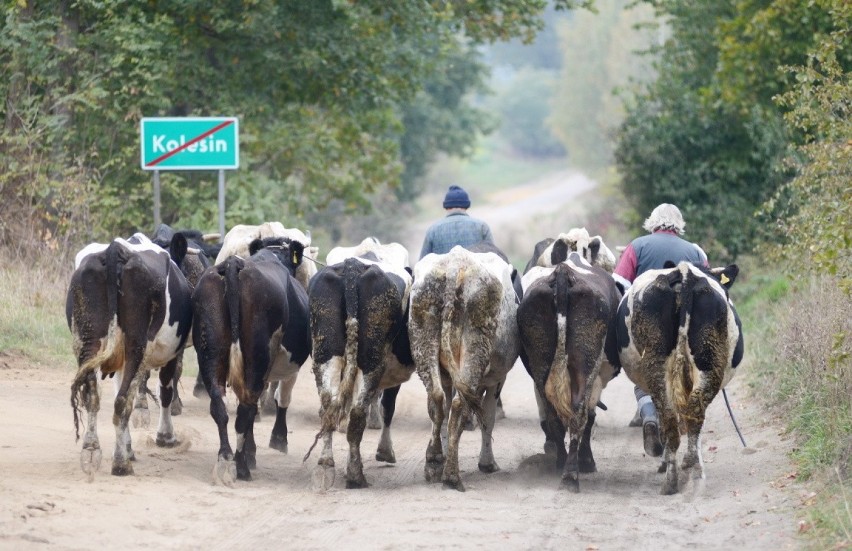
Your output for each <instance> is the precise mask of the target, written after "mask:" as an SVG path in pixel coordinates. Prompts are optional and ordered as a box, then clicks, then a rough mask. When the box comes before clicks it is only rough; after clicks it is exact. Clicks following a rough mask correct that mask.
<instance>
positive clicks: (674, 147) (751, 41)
mask: <svg viewBox="0 0 852 551" xmlns="http://www.w3.org/2000/svg"><path fill="white" fill-rule="evenodd" d="M654 4H655V6H656V8H657V10H658V14H659V16H660V17H664V18H667V19H666V20H667V21H668V25H669V26H670V28H671V30H672V34H671V38H670V39H669V40H668V41H667V42H666V44H665V45H664V46H663V47H662V48H661V49H660V51H659V57H658V60H657V62H656V67H657V71H658V75H659V76H658V78H657V80H656V81H655V82H654V83H652V84H651V85H650V86H648V87H647V88H646V90H645V91H644V92H643V93H642V94H640V96H639V97H638V99H637V101H636V102H635V104H633V105H631V106H630V107H629V108H628V116H627V119H626V120H625V123H624V124H623V126H622V128H621V130H620V135H619V140H618V145H617V148H616V160H617V164H618V167H619V170H620V172H621V174H622V176H623V180H622V186H623V188H624V191H625V193H626V194H627V195H628V196H629V197H631V198H632V199H633V200H634V201H635V206H636V208H637V209H639V210H640V212H648V210H649V209H650V208H652V207H653V206H654V205H655V204H657V203H660V202H663V201H669V202H673V203H676V204H678V205H679V206H681V208H683V209H684V210H685V211H686V212H685V214H686V216H687V220H689V221H690V224H691V227H692V230H693V233H692V235H693V236H695V237H697V238H698V240H699V241H701V242H702V243H703V244H705V245H706V246H707V247H708V248H709V249H710V250H711V251H712V252H714V253H715V254H716V255H718V256H717V258H718V259H719V260H725V259H731V258H735V257H736V256H737V255H738V254H740V253H742V252H745V251H749V250H751V249H752V248H753V247H754V245H755V243H756V242H757V241H758V240H759V238H760V229H761V224H762V223H763V221H761V220H758V219H757V218H755V216H754V214H755V211H757V209H758V208H759V207H760V205H762V204H763V203H764V202H765V201H766V200H768V199H769V198H770V197H772V196H773V194H774V193H775V192H776V190H778V189H779V187H780V186H782V185H783V183H784V182H785V181H786V180H787V179H788V178H789V177H790V175H791V173H790V171H789V169H788V168H787V167H786V166H785V165H784V158H785V157H786V155H787V153H788V148H789V147H790V144H791V143H794V141H795V140H796V139H797V138H796V136H795V135H791V134H790V133H789V128H788V127H787V125H786V124H785V121H784V119H783V112H782V111H781V110H780V109H779V108H778V106H777V105H776V104H775V103H774V102H773V95H774V94H776V93H778V92H779V91H783V90H784V89H785V87H786V86H787V84H786V83H787V82H788V80H787V79H786V77H785V76H784V75H783V74H781V72H780V71H779V69H778V68H779V65H781V64H782V63H786V62H795V61H796V60H804V59H805V57H806V55H807V51H808V48H809V47H810V46H812V45H813V43H814V40H816V39H817V38H818V36H819V33H820V32H829V31H831V30H832V28H833V27H836V26H837V25H839V24H840V23H839V22H838V21H836V20H832V19H831V18H830V17H826V14H827V13H828V12H827V7H826V3H825V2H811V3H808V4H804V3H795V2H790V1H789V0H773V1H771V2H765V1H750V0H742V1H738V0H726V1H723V2H716V1H709V0H695V1H691V2H675V1H670V0H665V1H660V2H655V3H654ZM758 34H759V35H760V36H761V37H763V38H761V39H760V40H755V38H756V37H757V35H758ZM779 37H780V38H779ZM779 40H780V41H779ZM755 75H756V76H755ZM758 84H759V85H758Z"/></svg>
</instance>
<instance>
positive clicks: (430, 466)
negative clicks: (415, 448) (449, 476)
mask: <svg viewBox="0 0 852 551" xmlns="http://www.w3.org/2000/svg"><path fill="white" fill-rule="evenodd" d="M424 472H425V475H426V482H440V481H441V477H442V476H443V474H444V463H443V462H441V463H438V462H437V461H427V462H426V468H425V469H424Z"/></svg>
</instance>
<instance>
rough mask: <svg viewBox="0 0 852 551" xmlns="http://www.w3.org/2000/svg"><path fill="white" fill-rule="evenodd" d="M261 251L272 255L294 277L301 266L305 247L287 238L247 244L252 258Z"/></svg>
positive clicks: (270, 238) (258, 240) (274, 238)
mask: <svg viewBox="0 0 852 551" xmlns="http://www.w3.org/2000/svg"><path fill="white" fill-rule="evenodd" d="M261 249H267V250H268V251H269V252H271V253H272V254H274V255H275V256H276V257H277V258H278V260H279V261H280V262H281V264H283V265H284V267H285V268H287V269H288V270H289V271H290V274H291V275H293V276H294V277H295V275H296V268H298V267H299V266H300V265H301V264H302V260H303V258H304V253H305V246H304V245H303V244H302V243H300V242H299V241H293V240H291V239H289V238H287V237H266V238H264V239H255V240H253V241H252V242H251V243H249V255H251V256H254V255H255V253H257V252H258V251H260V250H261Z"/></svg>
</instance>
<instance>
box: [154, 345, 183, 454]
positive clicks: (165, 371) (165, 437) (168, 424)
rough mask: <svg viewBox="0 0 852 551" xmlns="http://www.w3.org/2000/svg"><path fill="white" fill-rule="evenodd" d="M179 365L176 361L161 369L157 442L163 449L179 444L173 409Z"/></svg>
mask: <svg viewBox="0 0 852 551" xmlns="http://www.w3.org/2000/svg"><path fill="white" fill-rule="evenodd" d="M177 364H178V360H177V359H174V360H172V361H170V362H169V363H168V364H166V365H165V367H163V368H162V369H160V422H159V426H158V427H157V440H156V442H157V445H158V446H160V447H161V448H173V447H175V446H177V445H178V444H179V442H178V439H177V438H176V437H175V428H174V425H173V424H172V415H173V409H172V407H171V406H172V404H173V403H174V400H175V397H176V391H177V389H176V388H175V386H174V384H175V383H174V382H175V378H176V377H175V374H176V373H177Z"/></svg>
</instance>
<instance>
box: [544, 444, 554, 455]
mask: <svg viewBox="0 0 852 551" xmlns="http://www.w3.org/2000/svg"><path fill="white" fill-rule="evenodd" d="M544 455H549V456H552V457H556V442H554V441H553V440H545V442H544Z"/></svg>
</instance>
